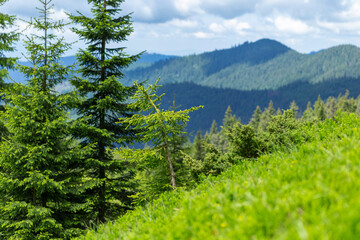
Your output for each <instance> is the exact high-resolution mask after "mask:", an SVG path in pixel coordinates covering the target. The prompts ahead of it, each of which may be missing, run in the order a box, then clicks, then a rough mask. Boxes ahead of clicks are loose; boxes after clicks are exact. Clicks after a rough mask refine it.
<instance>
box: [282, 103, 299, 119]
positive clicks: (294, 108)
mask: <svg viewBox="0 0 360 240" xmlns="http://www.w3.org/2000/svg"><path fill="white" fill-rule="evenodd" d="M289 109H290V110H291V111H292V113H293V117H294V118H298V114H299V106H298V105H297V104H296V102H295V101H292V102H291V103H290V108H289ZM279 115H281V114H279Z"/></svg>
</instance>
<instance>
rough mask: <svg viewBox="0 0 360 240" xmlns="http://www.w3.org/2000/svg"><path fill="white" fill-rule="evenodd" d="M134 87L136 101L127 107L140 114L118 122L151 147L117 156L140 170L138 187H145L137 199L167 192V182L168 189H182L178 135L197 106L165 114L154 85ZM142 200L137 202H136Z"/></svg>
mask: <svg viewBox="0 0 360 240" xmlns="http://www.w3.org/2000/svg"><path fill="white" fill-rule="evenodd" d="M135 84H136V86H137V87H138V91H137V92H136V93H135V95H134V96H133V97H132V99H134V100H136V101H135V102H134V103H133V104H132V105H131V106H132V107H133V108H134V109H140V112H139V114H134V115H133V116H131V117H128V118H120V119H119V123H120V124H123V125H126V126H128V128H133V129H135V130H138V134H137V135H138V136H140V137H141V139H142V141H144V142H147V143H150V144H152V148H147V149H142V150H137V149H120V150H119V151H118V153H119V155H120V156H123V158H124V156H125V158H126V159H131V161H135V162H136V163H137V165H138V166H140V168H142V170H143V171H139V174H140V175H144V176H143V178H142V179H141V180H142V184H141V185H143V186H146V188H144V189H143V190H142V191H140V194H139V195H140V196H137V198H139V197H140V198H145V199H152V198H154V196H157V195H159V194H160V193H163V192H164V191H167V190H169V189H170V188H169V187H170V185H169V183H171V187H172V189H176V187H179V186H182V184H181V181H180V184H179V181H178V180H179V178H180V177H183V176H181V172H182V171H184V166H183V164H181V162H177V161H176V160H177V158H178V155H179V154H180V151H181V150H182V148H183V147H182V145H183V144H184V141H183V138H182V137H181V136H182V135H183V134H185V132H184V128H185V126H186V122H187V121H189V113H190V112H192V111H195V110H198V109H199V108H200V107H201V106H200V107H193V108H190V109H186V110H182V111H176V110H174V109H172V110H168V111H165V110H163V109H161V107H160V100H161V96H157V95H156V90H157V88H158V85H157V82H156V83H155V84H150V85H149V86H148V87H147V88H145V87H144V86H142V85H138V84H137V83H135ZM178 175H180V176H178ZM188 180H189V179H185V181H188ZM154 186H155V188H154ZM142 201H143V200H142V199H140V201H139V202H142Z"/></svg>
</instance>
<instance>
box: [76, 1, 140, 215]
mask: <svg viewBox="0 0 360 240" xmlns="http://www.w3.org/2000/svg"><path fill="white" fill-rule="evenodd" d="M122 2H123V0H88V3H89V4H92V9H91V12H92V16H85V15H83V14H81V13H80V12H78V15H69V17H70V19H71V20H72V21H73V23H75V24H78V25H80V28H73V31H74V32H75V33H76V34H77V35H78V36H79V37H80V39H81V40H83V41H85V42H86V44H87V48H86V49H80V50H79V52H78V54H77V55H76V56H77V60H78V62H79V73H80V74H81V76H82V78H84V79H82V78H77V79H74V80H73V81H72V84H73V85H74V86H75V87H76V89H77V90H78V91H79V92H80V94H81V95H82V96H85V97H87V99H86V100H85V101H83V102H82V104H80V105H79V106H78V109H77V113H78V115H79V116H80V117H81V118H90V120H89V124H90V125H91V126H92V127H95V128H96V131H84V132H82V133H81V134H79V137H80V138H81V139H83V144H89V143H90V144H96V151H95V153H94V154H93V155H92V156H89V157H91V159H93V161H92V162H91V163H90V162H89V164H88V165H87V166H88V169H87V174H88V177H89V178H91V179H92V181H93V182H94V183H95V186H94V187H93V189H92V191H91V192H88V193H87V196H88V199H89V203H90V204H91V205H92V206H93V208H94V212H95V213H96V216H95V217H96V219H97V221H99V222H104V221H105V220H106V219H107V218H111V217H115V216H116V215H117V214H119V213H123V212H125V211H126V210H128V209H130V208H131V198H130V197H129V196H130V195H132V194H133V193H132V191H131V186H129V183H128V180H129V178H131V176H133V174H132V172H131V171H129V170H128V169H127V167H126V163H125V162H121V161H119V160H116V159H115V158H114V156H113V154H112V151H111V149H114V148H116V147H118V146H119V145H120V146H124V145H126V144H127V143H131V142H133V140H134V138H135V132H134V131H133V130H131V129H129V128H125V127H124V126H123V125H121V124H118V123H116V122H117V121H118V119H119V118H121V117H131V116H132V110H131V109H130V107H129V105H128V104H127V100H128V99H129V97H130V96H132V95H133V94H134V92H135V90H136V88H135V87H134V86H133V87H127V86H124V85H122V84H121V82H120V81H119V78H120V79H121V78H123V77H124V74H123V70H124V68H126V67H128V66H129V65H130V64H131V63H132V62H134V61H136V60H137V59H138V58H139V55H133V56H129V55H128V54H126V53H125V51H124V47H121V46H119V43H122V42H124V41H126V39H127V37H128V36H129V35H130V34H131V32H132V31H133V28H132V22H131V16H130V15H124V16H118V15H119V12H120V11H121V9H120V5H121V3H122ZM113 215H115V216H113Z"/></svg>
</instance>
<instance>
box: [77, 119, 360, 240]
mask: <svg viewBox="0 0 360 240" xmlns="http://www.w3.org/2000/svg"><path fill="white" fill-rule="evenodd" d="M305 130H306V131H309V132H310V133H311V134H312V135H313V140H312V141H311V142H309V143H306V144H304V145H302V146H299V147H297V148H294V149H293V150H292V151H290V152H288V153H284V152H278V153H275V154H271V155H264V156H262V157H260V158H259V160H258V161H256V162H246V163H243V164H241V165H237V166H235V167H234V168H232V169H231V170H229V171H227V172H225V173H224V174H222V175H221V176H219V177H216V178H215V177H210V178H207V179H205V180H204V182H203V183H202V184H200V185H199V186H198V187H197V188H196V189H194V190H193V191H190V192H186V191H183V190H178V191H176V192H172V193H166V194H164V195H163V196H162V197H161V198H160V199H158V200H157V201H155V202H153V203H152V204H148V206H146V207H145V208H138V209H136V210H135V211H133V212H130V213H129V214H127V215H125V216H123V217H121V218H120V219H119V220H117V221H115V222H113V223H108V224H106V225H103V226H101V227H100V229H99V230H98V232H94V231H90V232H88V234H87V235H86V236H85V237H84V239H107V240H112V239H360V119H359V118H358V117H356V116H354V115H350V116H348V115H344V116H343V117H338V118H337V119H335V120H331V121H327V122H324V123H319V124H316V125H314V126H309V127H307V129H304V131H305Z"/></svg>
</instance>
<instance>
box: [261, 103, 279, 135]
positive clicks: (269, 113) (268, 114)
mask: <svg viewBox="0 0 360 240" xmlns="http://www.w3.org/2000/svg"><path fill="white" fill-rule="evenodd" d="M273 116H275V108H274V104H273V102H272V101H270V102H269V105H268V107H267V108H265V110H264V112H263V113H262V114H261V118H260V123H259V126H260V129H262V130H263V131H266V129H267V126H268V125H269V122H270V121H271V118H272V117H273Z"/></svg>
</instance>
